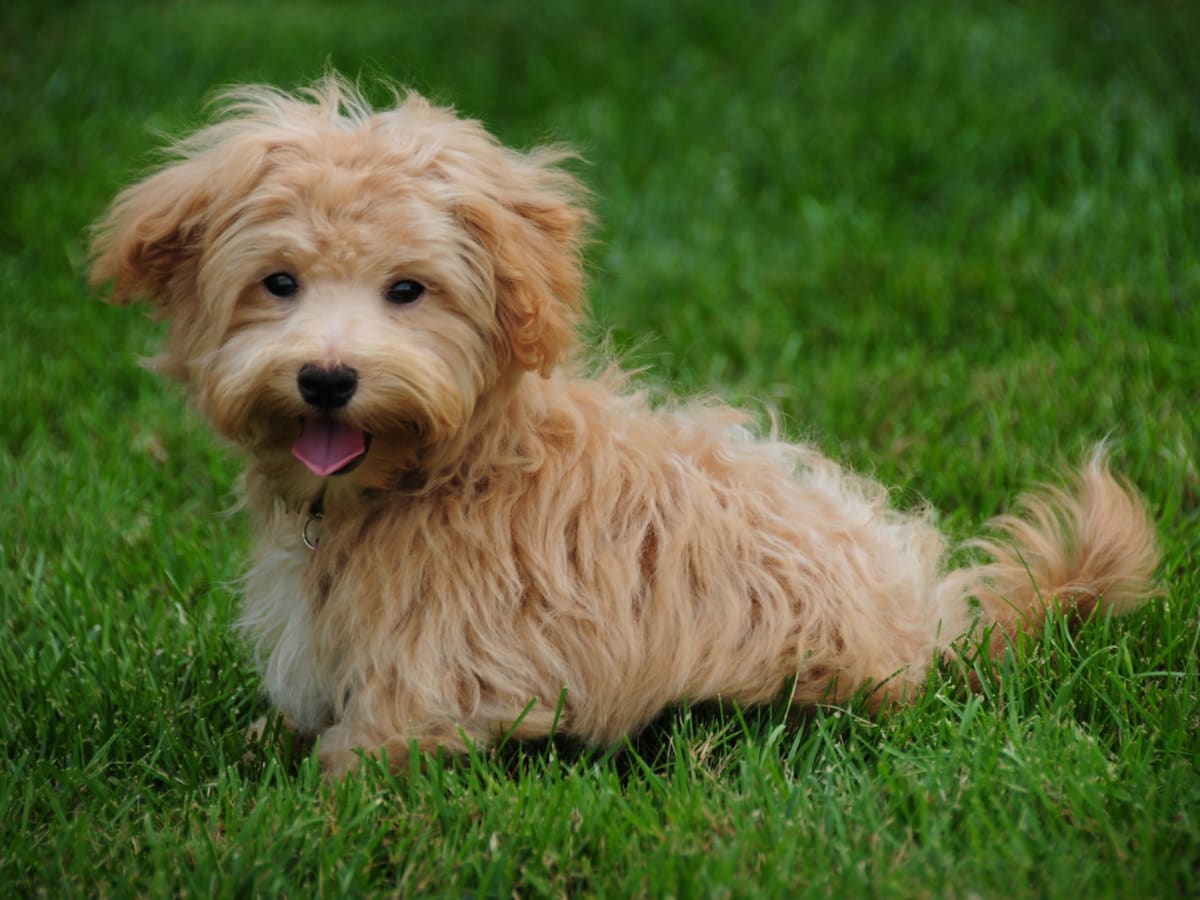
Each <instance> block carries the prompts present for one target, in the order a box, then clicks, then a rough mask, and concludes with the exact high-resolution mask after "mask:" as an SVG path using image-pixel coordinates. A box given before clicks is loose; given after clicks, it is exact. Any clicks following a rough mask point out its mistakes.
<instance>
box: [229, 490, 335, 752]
mask: <svg viewBox="0 0 1200 900" xmlns="http://www.w3.org/2000/svg"><path fill="white" fill-rule="evenodd" d="M261 538H262V540H261V543H260V544H259V547H258V554H257V559H256V561H255V563H254V565H253V567H252V568H251V569H250V571H249V572H248V573H247V574H246V577H245V579H244V580H243V605H242V617H241V620H240V622H239V625H240V627H241V629H242V631H243V632H244V633H245V634H246V636H247V637H248V638H249V640H250V642H251V645H252V646H253V648H254V654H255V660H256V662H257V664H258V667H259V671H260V672H261V673H262V678H263V688H264V690H265V691H266V693H267V694H268V696H269V697H270V698H271V702H272V703H273V705H274V706H275V708H277V709H278V710H279V711H280V712H282V713H283V714H284V715H286V716H287V717H288V718H289V719H291V723H292V725H293V727H294V728H295V729H296V730H297V731H299V732H301V733H303V734H315V733H316V732H318V731H320V730H321V729H322V728H323V727H325V726H326V725H327V724H328V719H329V715H330V711H331V708H332V702H331V698H330V697H329V696H328V692H327V690H326V688H325V686H324V685H323V683H322V679H321V677H320V673H319V672H318V670H317V666H316V660H315V654H314V651H313V645H312V603H311V599H310V598H309V596H308V594H307V592H306V589H305V579H304V573H305V570H306V568H307V566H308V564H309V562H310V557H311V555H312V551H310V550H309V549H308V548H307V547H305V546H304V544H303V542H302V541H301V539H300V534H299V531H298V520H297V517H296V515H295V514H294V513H289V512H288V510H286V509H285V508H284V507H283V504H278V505H277V508H276V509H275V510H273V511H272V514H271V515H270V517H269V521H268V527H267V528H265V529H264V530H263V534H262V535H261Z"/></svg>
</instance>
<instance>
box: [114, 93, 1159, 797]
mask: <svg viewBox="0 0 1200 900" xmlns="http://www.w3.org/2000/svg"><path fill="white" fill-rule="evenodd" d="M224 103H225V106H224V110H223V113H222V114H221V115H220V116H219V117H218V119H217V121H216V122H215V124H211V125H209V126H208V127H205V128H203V129H202V130H200V131H199V132H197V133H196V134H193V135H192V136H191V137H188V138H186V139H184V140H182V141H180V142H179V143H178V144H176V145H175V147H174V148H173V152H172V155H171V159H170V161H169V162H168V163H167V164H166V165H164V166H163V167H162V168H161V169H159V170H158V171H157V172H156V173H154V174H152V175H150V176H149V177H148V178H146V179H145V180H144V181H142V182H141V183H139V184H135V185H134V186H132V187H130V188H128V189H127V190H125V191H124V192H123V193H121V194H120V195H119V196H118V197H117V198H116V200H115V202H114V203H113V205H112V208H111V209H110V211H109V212H108V214H107V216H106V217H105V218H104V219H103V220H102V221H101V222H99V223H98V224H97V226H96V229H95V232H94V241H93V247H92V260H93V270H92V278H93V281H94V282H95V283H96V284H102V283H108V282H112V284H113V291H112V300H113V302H116V303H125V302H128V301H130V300H132V299H134V298H139V297H140V298H144V299H146V300H149V301H150V302H151V303H153V304H154V305H155V307H156V309H157V310H158V312H159V313H160V314H161V315H162V316H163V317H165V318H166V319H167V321H168V322H169V330H168V335H167V338H166V345H165V349H164V351H163V353H162V354H161V356H159V357H158V359H157V367H158V369H159V370H160V371H162V372H164V373H166V374H167V375H169V376H172V377H174V378H176V379H179V380H180V381H182V382H183V384H184V385H186V387H187V389H188V392H189V393H190V395H191V397H192V398H193V399H194V400H195V403H196V405H197V406H198V407H199V409H200V410H201V411H202V413H203V414H204V415H205V416H206V417H207V418H208V419H209V420H210V421H211V423H212V425H213V426H214V427H215V429H216V430H217V431H218V432H219V433H221V434H222V435H224V436H225V437H227V438H229V439H231V440H232V441H234V442H235V443H237V444H238V445H240V446H241V447H243V448H244V449H245V451H246V454H247V456H248V459H249V466H248V469H247V471H246V475H245V492H246V499H247V505H248V507H249V509H250V511H251V513H252V515H253V520H254V530H255V533H256V536H257V548H256V550H255V554H254V560H253V565H252V567H251V568H250V571H249V574H248V575H247V576H246V578H245V585H244V587H245V601H244V613H243V616H242V619H241V626H242V628H243V629H244V630H245V633H246V634H247V635H248V637H249V639H250V641H251V642H252V644H253V646H254V649H255V651H256V654H257V659H258V662H259V664H260V667H261V671H262V677H263V681H264V684H265V689H266V692H267V694H268V695H269V696H270V699H271V701H272V703H273V704H274V705H275V707H277V708H278V709H279V710H280V711H282V712H283V713H284V714H285V715H286V717H287V719H288V720H289V721H290V723H291V724H292V726H293V727H294V728H295V730H296V731H297V732H298V733H299V734H300V735H301V736H307V737H316V738H319V742H318V747H319V754H320V757H321V761H322V763H323V765H324V766H325V768H326V770H327V771H328V772H329V773H330V774H331V775H338V774H340V773H343V772H345V771H347V770H349V769H352V768H354V767H355V766H356V764H357V760H358V759H359V758H360V756H359V753H360V751H365V752H367V753H379V752H381V751H386V753H387V759H388V760H389V762H390V764H391V765H392V766H395V767H401V766H404V765H405V764H406V762H405V761H406V758H407V755H408V753H409V752H410V748H412V747H417V748H420V749H422V750H432V749H435V748H442V749H445V750H448V751H461V750H463V749H464V748H465V747H466V746H468V744H469V743H475V744H478V745H487V744H488V743H489V742H490V741H493V740H494V739H495V738H497V736H500V735H504V734H509V733H512V734H515V735H516V736H517V737H519V738H536V737H541V736H545V735H546V734H548V733H549V732H550V731H551V730H552V729H557V730H558V731H559V732H560V733H565V734H570V735H574V736H576V737H578V738H580V739H582V740H584V741H589V742H598V743H609V742H613V741H616V740H618V739H620V738H621V737H622V736H623V735H626V734H629V733H631V732H635V731H637V730H638V729H639V728H641V727H642V726H644V725H645V724H646V723H647V722H648V721H649V720H650V719H651V718H653V717H654V716H655V715H656V714H657V713H659V712H660V711H661V710H662V709H663V708H664V707H666V706H668V705H670V704H673V703H677V702H680V701H682V700H685V699H686V700H691V701H700V700H705V699H721V700H726V701H734V702H736V703H740V704H755V703H763V702H766V701H771V700H772V699H774V698H776V697H777V696H779V694H780V692H781V691H782V690H784V689H785V687H786V686H788V685H790V689H791V691H792V692H793V698H794V701H795V702H798V703H801V704H817V703H838V702H842V701H844V700H846V699H847V698H850V697H851V696H852V695H856V694H861V695H862V696H864V697H865V698H866V702H867V704H868V705H869V707H870V708H871V709H872V710H874V711H882V710H884V709H886V708H887V707H889V706H891V705H893V704H896V703H901V702H904V701H905V699H906V698H909V697H911V696H912V695H913V693H914V691H915V690H918V689H919V687H920V685H921V682H922V680H923V679H924V678H925V677H926V674H927V672H928V670H929V668H930V665H931V664H932V663H933V662H934V661H935V660H937V659H938V658H939V656H944V655H947V654H951V653H958V652H962V651H963V650H964V648H971V647H974V648H980V647H983V648H985V649H989V648H990V650H989V652H999V651H1002V649H1003V647H1004V645H1005V642H1006V640H1007V639H1008V638H1011V637H1012V636H1014V635H1016V634H1018V633H1019V632H1022V631H1036V630H1037V629H1038V627H1039V623H1040V622H1041V621H1042V619H1043V618H1044V617H1045V615H1046V614H1047V613H1048V611H1050V610H1053V609H1055V608H1061V609H1063V610H1065V611H1067V612H1070V613H1074V614H1077V615H1080V616H1086V615H1088V614H1090V613H1091V612H1092V610H1093V609H1094V608H1095V607H1096V606H1097V605H1102V606H1103V607H1104V608H1105V609H1108V610H1111V611H1112V612H1115V613H1122V612H1127V611H1129V610H1132V609H1133V608H1135V607H1136V606H1137V605H1138V603H1139V602H1140V601H1141V600H1143V599H1144V598H1146V597H1147V596H1149V595H1150V594H1151V593H1152V591H1151V586H1150V584H1151V583H1150V578H1151V575H1152V571H1153V569H1154V568H1155V565H1156V561H1157V553H1156V550H1155V540H1154V528H1153V526H1152V524H1151V523H1150V521H1149V520H1148V518H1147V515H1146V512H1145V510H1144V508H1143V505H1142V503H1141V501H1140V500H1139V498H1138V497H1137V495H1136V494H1135V493H1134V492H1132V491H1131V490H1129V489H1127V488H1125V487H1123V486H1122V485H1121V484H1120V483H1118V482H1117V481H1116V480H1115V479H1114V478H1113V477H1112V476H1111V475H1110V474H1109V472H1108V470H1107V467H1106V464H1105V460H1104V456H1103V453H1102V451H1098V452H1097V453H1096V454H1095V455H1094V456H1093V457H1092V459H1091V460H1090V462H1089V463H1088V464H1087V465H1086V467H1085V468H1084V469H1083V471H1082V472H1080V473H1079V474H1077V475H1076V476H1075V477H1074V480H1073V482H1072V486H1071V488H1070V489H1069V490H1067V491H1060V490H1049V491H1047V492H1044V493H1043V494H1041V495H1040V496H1037V497H1033V498H1031V499H1028V500H1026V501H1025V503H1024V505H1023V513H1021V514H1020V515H1017V516H1010V517H1005V518H1002V519H1001V520H999V521H998V522H996V523H995V526H996V528H995V531H996V532H997V537H995V538H993V539H989V540H981V541H978V542H976V545H977V546H978V547H979V548H981V549H982V551H983V553H984V555H985V557H986V559H985V561H983V562H981V563H979V564H977V565H973V566H969V567H966V568H960V569H958V570H955V571H949V570H948V569H947V565H946V556H947V547H946V543H945V541H944V539H943V538H942V536H941V535H940V534H939V533H938V531H937V530H936V528H935V527H934V525H933V524H932V522H931V520H930V516H929V515H928V514H926V513H923V512H916V513H908V512H901V511H898V510H895V509H893V508H891V507H890V506H889V504H888V499H887V492H886V490H885V489H884V488H883V487H881V486H880V485H878V484H875V483H873V482H872V481H870V480H867V479H865V478H861V477H858V476H855V475H853V474H851V473H849V472H846V471H844V470H843V469H841V468H839V466H838V465H836V464H835V463H834V462H832V461H830V460H829V459H826V458H825V457H823V456H822V455H820V453H819V452H818V451H817V450H815V449H814V448H812V447H810V446H806V445H804V444H792V443H785V442H782V441H780V440H777V439H775V438H774V437H767V438H759V437H754V436H752V434H751V433H750V432H749V431H748V430H747V429H746V427H745V423H746V418H745V417H744V416H743V415H741V414H739V413H737V412H735V411H733V410H730V409H725V408H719V407H715V406H713V405H691V406H688V405H677V406H668V407H665V408H664V407H661V406H660V407H657V408H651V406H650V404H648V402H647V401H646V399H645V398H644V397H643V396H641V395H639V394H637V393H635V392H632V391H630V390H628V389H625V388H623V387H622V385H621V379H620V377H619V376H618V375H612V376H608V377H605V378H588V377H585V376H583V375H580V374H578V373H579V372H580V371H582V368H583V367H582V364H581V363H580V358H581V355H580V354H579V353H577V352H576V349H575V332H576V325H577V322H578V319H579V317H580V310H581V307H582V291H583V277H582V268H581V259H580V252H581V241H582V234H583V230H584V228H585V226H586V224H587V222H588V218H589V217H588V213H587V211H586V207H585V196H584V191H583V190H582V189H581V188H580V186H579V185H578V184H577V182H576V181H575V180H574V179H573V178H572V177H571V175H569V174H568V173H567V172H566V171H565V170H564V169H563V168H562V167H561V163H562V162H563V161H564V159H565V158H566V157H568V156H569V155H570V154H569V153H567V152H565V151H563V150H561V149H553V148H542V149H536V150H533V151H532V152H529V153H518V152H514V151H512V150H508V149H505V148H503V147H502V146H500V145H499V144H498V143H497V141H496V140H495V139H494V138H493V137H491V136H490V135H489V134H488V133H487V132H486V131H485V130H484V129H483V128H482V127H481V126H480V125H479V124H478V123H476V122H473V121H468V120H464V119H460V118H457V117H456V116H455V115H454V114H453V113H452V112H450V111H448V110H445V109H438V108H435V107H433V106H431V105H430V104H429V103H427V102H426V101H425V100H423V99H421V98H420V97H418V96H415V95H413V94H408V95H407V96H399V95H397V97H396V106H395V108H393V109H389V110H387V111H383V112H375V111H373V110H372V109H371V108H369V106H368V104H367V103H366V101H365V100H364V99H363V98H362V96H361V95H360V94H359V93H358V92H357V91H356V90H355V89H354V88H353V87H352V86H351V85H349V84H348V83H346V82H345V81H344V80H342V79H340V78H339V77H337V76H335V75H330V76H327V77H325V78H324V79H322V80H321V81H319V82H318V83H316V84H315V85H313V86H312V87H311V88H309V89H307V90H304V91H302V92H301V93H299V94H297V95H290V94H287V93H283V92H280V91H277V90H274V89H271V88H267V87H247V88H242V89H238V90H234V91H232V92H230V93H228V94H226V95H224Z"/></svg>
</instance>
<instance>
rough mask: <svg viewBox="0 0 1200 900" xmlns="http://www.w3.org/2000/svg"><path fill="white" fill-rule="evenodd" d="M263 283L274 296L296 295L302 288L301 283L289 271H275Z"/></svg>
mask: <svg viewBox="0 0 1200 900" xmlns="http://www.w3.org/2000/svg"><path fill="white" fill-rule="evenodd" d="M262 283H263V287H265V288H266V289H267V293H269V294H270V295H271V296H273V297H294V296H295V295H296V292H297V291H299V290H300V283H299V282H298V281H296V279H295V278H293V277H292V276H291V275H289V274H288V273H287V272H273V273H271V274H270V275H268V276H267V277H266V278H264V279H263V280H262Z"/></svg>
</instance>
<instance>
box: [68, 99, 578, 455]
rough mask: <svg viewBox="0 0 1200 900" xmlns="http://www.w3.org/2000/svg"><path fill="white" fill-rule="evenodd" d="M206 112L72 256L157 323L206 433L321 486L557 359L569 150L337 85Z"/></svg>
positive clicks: (568, 300)
mask: <svg viewBox="0 0 1200 900" xmlns="http://www.w3.org/2000/svg"><path fill="white" fill-rule="evenodd" d="M223 99H224V110H223V114H222V116H221V117H220V118H219V120H218V121H217V122H216V123H215V124H212V125H210V126H208V127H206V128H204V129H203V130H201V131H199V132H197V133H196V134H194V135H192V136H191V137H189V138H186V139H184V140H183V141H181V142H179V143H178V144H177V145H176V146H175V148H174V152H173V155H172V160H171V162H169V163H168V164H167V165H166V166H165V167H163V168H162V169H160V170H159V171H158V172H156V173H155V174H153V175H151V176H150V177H149V178H147V179H146V180H145V181H142V182H140V183H138V184H135V185H134V186H132V187H130V188H128V189H127V190H125V191H124V192H123V193H122V194H120V195H119V196H118V197H117V199H116V200H115V202H114V203H113V206H112V208H111V209H110V211H109V212H108V214H107V216H106V217H105V218H104V219H103V220H102V221H101V222H100V223H99V224H98V225H97V227H96V231H95V236H94V241H93V248H92V258H93V268H92V279H93V282H94V283H97V284H101V283H106V282H112V284H113V292H112V299H113V301H114V302H117V303H124V302H128V301H130V300H133V299H136V298H145V299H148V300H149V301H151V302H152V303H153V304H155V305H156V307H157V308H158V309H159V310H160V311H161V313H162V315H163V316H164V317H165V318H166V319H167V320H168V322H169V331H168V337H167V342H166V347H165V349H164V351H163V353H162V354H161V355H160V356H159V357H158V359H157V360H156V363H157V368H159V369H160V370H161V371H163V372H165V373H167V374H169V375H172V376H174V377H176V378H178V379H180V380H182V381H183V382H184V383H185V384H186V385H187V386H188V388H189V391H190V392H191V393H192V394H193V396H194V397H195V399H196V400H197V402H198V405H199V406H200V408H201V410H202V411H203V412H204V413H205V414H206V415H207V416H208V417H209V418H210V419H211V420H212V422H213V423H214V425H215V427H216V428H217V429H218V430H219V431H220V432H222V433H223V434H225V435H226V436H228V437H230V438H232V439H234V440H236V441H238V442H239V443H242V444H244V445H246V446H248V447H250V448H251V449H252V451H253V452H254V453H255V454H258V455H262V456H270V455H274V456H275V457H276V458H277V459H280V458H287V459H288V460H289V462H290V464H292V465H299V464H300V463H303V465H304V466H306V467H307V469H308V470H311V472H313V473H315V474H316V475H317V476H320V477H324V476H326V475H329V474H332V473H334V472H338V471H343V470H348V469H350V468H352V467H353V466H354V465H356V464H357V463H358V462H361V461H363V459H364V457H366V458H369V457H371V456H372V455H375V454H374V453H372V452H371V450H369V449H368V448H369V447H372V446H374V447H379V448H381V449H382V448H383V447H388V448H390V450H391V455H392V457H393V458H403V457H404V455H405V454H406V453H407V454H409V455H410V456H411V455H412V454H415V453H419V452H420V450H421V448H422V447H428V446H432V445H437V444H438V443H439V442H445V441H447V440H450V439H452V438H453V436H454V435H455V434H456V433H458V432H459V431H460V430H461V429H463V428H464V427H465V426H466V425H467V423H468V422H469V421H470V420H471V417H472V415H473V414H474V411H475V409H476V408H477V406H478V404H479V401H480V398H481V397H483V396H484V395H485V394H487V392H489V391H491V390H494V389H496V388H497V386H498V385H501V384H509V383H511V381H512V379H513V378H515V377H518V376H519V375H520V374H521V373H524V372H533V373H538V374H541V375H543V376H544V375H547V374H549V372H550V370H551V369H552V368H553V367H554V366H555V364H556V363H557V362H558V361H560V360H561V359H563V358H564V357H565V356H566V355H567V354H568V353H569V351H570V348H571V345H572V342H573V325H574V320H575V317H576V314H577V313H578V311H579V309H580V305H581V302H582V271H581V263H580V246H581V240H582V230H583V226H584V225H585V224H586V220H587V213H586V211H585V209H584V208H583V206H582V205H581V203H580V198H581V196H582V194H583V191H582V189H581V188H580V186H579V185H578V183H577V182H576V181H575V180H574V179H573V178H572V177H571V176H570V175H569V174H567V173H566V172H565V171H563V170H562V169H561V168H560V166H559V164H560V163H561V162H562V161H563V159H564V158H565V157H566V156H569V154H568V153H566V152H564V151H561V150H556V149H549V148H543V149H538V150H534V151H532V152H530V153H527V154H522V153H517V152H514V151H512V150H508V149H505V148H504V147H502V146H500V145H499V144H498V143H497V142H496V140H495V139H494V138H492V137H491V136H490V135H489V134H488V133H487V132H486V131H485V130H484V129H483V128H482V127H481V126H480V125H479V124H478V123H476V122H473V121H468V120H464V119H460V118H457V117H456V116H455V115H453V113H451V112H450V111H447V110H444V109H438V108H435V107H433V106H431V105H430V104H429V103H427V102H426V101H425V100H423V99H421V98H420V97H417V96H415V95H412V94H409V95H407V96H405V97H399V96H398V97H397V103H396V106H395V108H393V109H390V110H388V111H383V112H374V111H372V110H371V109H370V108H369V107H368V105H367V103H366V102H365V101H364V100H363V99H362V97H361V95H360V94H358V93H357V92H356V91H355V90H354V89H353V88H352V87H351V86H349V85H348V84H347V83H346V82H344V81H343V80H341V79H340V78H338V77H336V76H328V77H326V78H325V79H323V80H322V81H320V82H318V83H317V84H316V85H314V86H313V87H312V88H311V89H309V90H307V91H304V92H302V94H300V95H298V96H295V95H289V94H285V93H282V92H279V91H276V90H274V89H270V88H264V87H249V88H241V89H237V90H234V91H232V92H229V93H227V94H225V95H224V97H223ZM379 455H381V456H383V455H385V454H382V453H380V454H379ZM293 456H294V457H295V459H294V460H293V459H292V457H293ZM281 464H282V463H281ZM375 476H376V477H377V478H378V477H382V476H381V473H379V472H377V473H375Z"/></svg>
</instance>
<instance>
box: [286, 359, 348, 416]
mask: <svg viewBox="0 0 1200 900" xmlns="http://www.w3.org/2000/svg"><path fill="white" fill-rule="evenodd" d="M296 384H297V386H298V387H299V388H300V396H301V397H303V398H304V402H305V403H307V404H308V405H309V406H315V407H316V408H317V409H320V410H331V409H338V408H340V407H343V406H345V405H346V404H347V403H349V402H350V398H351V397H353V396H354V392H355V391H356V390H358V373H357V372H355V371H354V370H353V369H351V368H350V367H349V366H334V367H333V368H330V369H326V368H324V367H322V366H314V365H312V364H311V363H309V364H308V365H304V366H301V367H300V373H299V374H298V375H297V376H296Z"/></svg>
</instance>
